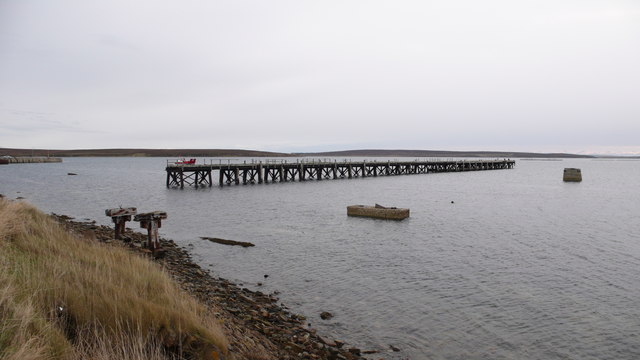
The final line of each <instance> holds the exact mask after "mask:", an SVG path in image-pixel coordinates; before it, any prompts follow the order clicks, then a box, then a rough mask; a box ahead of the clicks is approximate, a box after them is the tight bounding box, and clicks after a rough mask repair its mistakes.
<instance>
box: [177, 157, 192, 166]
mask: <svg viewBox="0 0 640 360" xmlns="http://www.w3.org/2000/svg"><path fill="white" fill-rule="evenodd" d="M195 163H196V159H189V160H187V159H184V158H182V159H180V160H178V161H176V165H193V164H195Z"/></svg>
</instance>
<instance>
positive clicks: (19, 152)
mask: <svg viewBox="0 0 640 360" xmlns="http://www.w3.org/2000/svg"><path fill="white" fill-rule="evenodd" d="M0 156H38V157H165V158H181V157H345V156H347V157H394V156H395V157H471V158H537V159H567V158H578V159H595V158H618V159H640V156H599V155H579V154H568V153H534V152H514V151H448V150H402V149H397V150H383V149H361V150H344V151H328V152H310V153H282V152H270V151H260V150H243V149H76V150H50V149H16V148H0Z"/></svg>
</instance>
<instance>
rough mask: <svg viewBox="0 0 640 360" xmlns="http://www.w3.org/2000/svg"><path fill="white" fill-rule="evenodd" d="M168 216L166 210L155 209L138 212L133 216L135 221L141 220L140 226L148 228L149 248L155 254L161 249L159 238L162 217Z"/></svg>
mask: <svg viewBox="0 0 640 360" xmlns="http://www.w3.org/2000/svg"><path fill="white" fill-rule="evenodd" d="M166 218H167V213H166V212H164V211H153V212H148V213H142V214H137V215H135V216H134V217H133V221H138V222H140V227H141V228H143V229H147V244H146V245H147V248H148V249H149V250H151V252H152V253H153V254H154V255H155V253H156V251H158V250H159V249H160V240H159V239H158V229H159V228H160V227H162V219H166Z"/></svg>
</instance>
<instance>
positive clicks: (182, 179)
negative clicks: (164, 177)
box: [180, 169, 184, 189]
mask: <svg viewBox="0 0 640 360" xmlns="http://www.w3.org/2000/svg"><path fill="white" fill-rule="evenodd" d="M180 189H184V173H183V172H182V169H180Z"/></svg>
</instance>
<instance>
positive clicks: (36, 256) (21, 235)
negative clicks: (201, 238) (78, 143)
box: [0, 199, 227, 360]
mask: <svg viewBox="0 0 640 360" xmlns="http://www.w3.org/2000/svg"><path fill="white" fill-rule="evenodd" d="M226 348H227V341H226V339H225V338H224V336H223V334H222V331H221V330H220V327H219V326H217V324H216V323H215V320H213V319H211V318H209V317H208V316H207V315H206V313H205V310H204V309H203V308H202V307H201V306H200V305H199V304H198V303H197V302H196V301H194V300H193V299H192V298H190V297H189V296H188V295H186V294H184V293H183V292H182V291H180V290H179V289H178V288H177V287H176V285H175V284H174V283H173V282H172V280H171V279H170V278H169V277H168V276H167V274H165V273H164V272H163V271H161V270H160V269H159V267H158V266H157V265H156V264H154V263H152V262H151V261H148V260H146V259H144V258H142V257H139V256H136V255H133V254H131V253H130V252H129V251H127V250H126V249H121V248H117V247H113V246H104V245H101V244H99V243H95V242H91V241H86V240H82V239H79V238H76V237H74V236H72V235H70V234H69V233H68V232H67V231H65V230H64V229H63V228H61V226H59V225H58V224H57V223H55V222H54V221H53V220H52V219H50V218H49V217H48V216H47V215H45V214H43V213H41V212H39V211H38V210H36V209H35V208H33V207H32V206H29V205H27V204H24V203H19V202H10V201H6V200H3V199H0V358H3V359H16V360H17V359H77V358H91V359H96V360H100V359H132V360H134V359H135V360H137V359H168V358H182V357H196V358H201V357H202V354H204V353H205V352H211V351H213V350H216V349H222V350H224V349H226ZM223 352H224V351H223Z"/></svg>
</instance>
